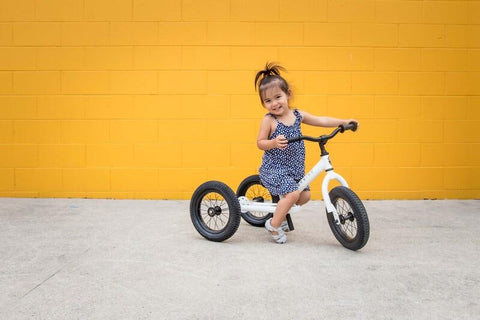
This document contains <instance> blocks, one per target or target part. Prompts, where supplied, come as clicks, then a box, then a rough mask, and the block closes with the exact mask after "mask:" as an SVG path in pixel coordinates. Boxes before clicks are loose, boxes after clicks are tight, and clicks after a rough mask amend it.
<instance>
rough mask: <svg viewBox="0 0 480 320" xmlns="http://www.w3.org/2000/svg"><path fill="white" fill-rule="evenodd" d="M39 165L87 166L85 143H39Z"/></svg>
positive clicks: (44, 166) (58, 166)
mask: <svg viewBox="0 0 480 320" xmlns="http://www.w3.org/2000/svg"><path fill="white" fill-rule="evenodd" d="M38 166H39V167H41V168H79V167H85V145H48V144H47V145H46V144H42V145H39V146H38Z"/></svg>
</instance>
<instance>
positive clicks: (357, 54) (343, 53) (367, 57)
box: [326, 48, 374, 71]
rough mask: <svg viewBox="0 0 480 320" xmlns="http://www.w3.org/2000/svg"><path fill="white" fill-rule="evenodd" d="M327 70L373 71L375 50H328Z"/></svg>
mask: <svg viewBox="0 0 480 320" xmlns="http://www.w3.org/2000/svg"><path fill="white" fill-rule="evenodd" d="M326 53H327V70H344V71H348V70H355V71H371V70H373V69H374V49H373V48H328V49H327V50H326Z"/></svg>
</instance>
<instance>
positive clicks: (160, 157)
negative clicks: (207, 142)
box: [133, 141, 182, 168]
mask: <svg viewBox="0 0 480 320" xmlns="http://www.w3.org/2000/svg"><path fill="white" fill-rule="evenodd" d="M133 161H134V163H135V166H138V167H141V168H180V167H181V166H182V146H181V144H179V143H175V142H168V141H167V142H163V141H162V142H160V143H155V144H136V145H134V148H133Z"/></svg>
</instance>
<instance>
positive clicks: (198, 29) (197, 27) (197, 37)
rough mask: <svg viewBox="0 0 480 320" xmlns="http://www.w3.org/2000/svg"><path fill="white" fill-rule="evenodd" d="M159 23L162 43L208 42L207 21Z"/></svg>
mask: <svg viewBox="0 0 480 320" xmlns="http://www.w3.org/2000/svg"><path fill="white" fill-rule="evenodd" d="M157 25H158V44H160V45H170V46H175V45H190V46H192V45H205V44H207V22H159V23H158V24H157Z"/></svg>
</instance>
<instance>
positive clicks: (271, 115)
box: [266, 112, 280, 123]
mask: <svg viewBox="0 0 480 320" xmlns="http://www.w3.org/2000/svg"><path fill="white" fill-rule="evenodd" d="M266 116H270V117H272V118H273V119H275V121H276V122H277V123H280V121H278V119H277V117H275V116H274V115H273V114H271V113H270V112H269V113H267V114H266Z"/></svg>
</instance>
